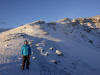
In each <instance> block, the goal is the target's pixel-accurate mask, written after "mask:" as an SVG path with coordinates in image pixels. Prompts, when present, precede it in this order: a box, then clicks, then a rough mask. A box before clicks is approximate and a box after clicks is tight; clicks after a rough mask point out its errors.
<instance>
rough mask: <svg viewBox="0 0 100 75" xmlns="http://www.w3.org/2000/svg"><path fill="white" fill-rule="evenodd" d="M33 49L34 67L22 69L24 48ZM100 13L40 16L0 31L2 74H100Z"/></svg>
mask: <svg viewBox="0 0 100 75" xmlns="http://www.w3.org/2000/svg"><path fill="white" fill-rule="evenodd" d="M26 39H27V40H28V41H29V43H30V45H31V49H32V56H31V57H32V58H31V66H30V71H29V72H28V71H24V72H22V71H21V70H20V64H21V55H20V48H21V46H22V45H23V42H24V40H26ZM99 50H100V16H94V17H90V18H77V19H70V18H64V19H61V20H58V21H56V22H49V23H46V22H45V21H42V20H39V21H35V22H32V23H29V24H25V25H23V26H20V27H18V28H15V29H11V30H8V31H5V32H2V33H0V75H17V74H19V75H33V74H35V75H100V71H99V70H100V58H99V57H100V51H99Z"/></svg>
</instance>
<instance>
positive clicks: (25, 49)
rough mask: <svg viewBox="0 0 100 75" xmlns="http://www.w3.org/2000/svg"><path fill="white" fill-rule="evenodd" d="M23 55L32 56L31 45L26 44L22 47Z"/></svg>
mask: <svg viewBox="0 0 100 75" xmlns="http://www.w3.org/2000/svg"><path fill="white" fill-rule="evenodd" d="M21 55H23V56H28V55H31V48H30V45H28V44H24V45H23V46H22V47H21Z"/></svg>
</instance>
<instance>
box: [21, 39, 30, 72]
mask: <svg viewBox="0 0 100 75" xmlns="http://www.w3.org/2000/svg"><path fill="white" fill-rule="evenodd" d="M21 55H22V70H24V67H25V64H26V69H29V64H30V56H31V48H30V45H29V44H28V41H27V40H25V41H24V45H23V46H22V47H21Z"/></svg>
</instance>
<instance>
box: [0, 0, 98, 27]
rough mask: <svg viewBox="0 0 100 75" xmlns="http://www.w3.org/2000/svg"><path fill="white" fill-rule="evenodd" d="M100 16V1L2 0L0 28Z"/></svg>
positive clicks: (0, 5) (0, 3)
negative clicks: (36, 21) (41, 20)
mask: <svg viewBox="0 0 100 75" xmlns="http://www.w3.org/2000/svg"><path fill="white" fill-rule="evenodd" d="M96 15H100V0H0V28H10V27H18V26H20V25H21V24H26V23H30V22H33V21H35V20H40V19H43V20H45V21H47V22H49V21H56V20H59V19H62V18H65V17H69V18H77V17H91V16H96Z"/></svg>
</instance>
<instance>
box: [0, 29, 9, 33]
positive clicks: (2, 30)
mask: <svg viewBox="0 0 100 75" xmlns="http://www.w3.org/2000/svg"><path fill="white" fill-rule="evenodd" d="M7 30H10V28H8V29H4V28H0V32H4V31H7Z"/></svg>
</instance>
